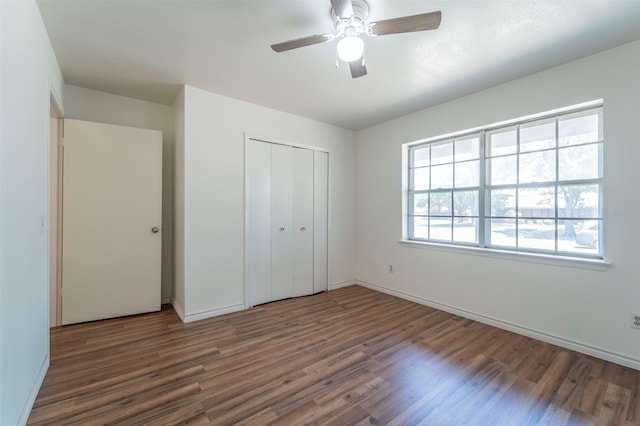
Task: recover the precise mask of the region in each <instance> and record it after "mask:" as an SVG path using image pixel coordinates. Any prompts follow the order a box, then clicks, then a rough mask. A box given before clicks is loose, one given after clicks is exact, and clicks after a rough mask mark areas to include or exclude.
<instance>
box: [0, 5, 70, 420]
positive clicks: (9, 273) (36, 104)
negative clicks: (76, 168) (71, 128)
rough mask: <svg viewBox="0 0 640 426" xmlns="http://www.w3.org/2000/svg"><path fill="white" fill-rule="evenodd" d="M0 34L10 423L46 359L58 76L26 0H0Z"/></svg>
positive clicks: (2, 334)
mask: <svg viewBox="0 0 640 426" xmlns="http://www.w3.org/2000/svg"><path fill="white" fill-rule="evenodd" d="M0 40H1V41H0V43H1V46H0V120H1V121H0V424H2V425H15V424H24V423H25V422H26V420H27V418H28V415H29V412H30V410H31V406H32V404H33V401H34V399H35V397H36V394H37V392H38V389H39V386H40V384H41V382H42V380H43V378H44V374H45V373H46V371H47V368H48V366H49V292H48V286H49V266H48V262H49V259H48V257H49V256H48V238H47V234H48V209H49V205H48V193H49V180H48V179H49V176H48V170H49V161H48V152H49V151H48V150H49V146H48V137H49V84H50V83H51V87H52V90H54V92H55V93H56V94H57V95H58V96H62V91H63V87H62V85H63V81H62V75H61V73H60V69H59V67H58V64H57V61H56V58H55V56H54V53H53V49H52V48H51V44H50V43H49V38H48V36H47V33H46V30H45V27H44V24H43V23H42V19H41V17H40V12H39V10H38V7H37V5H36V3H35V2H34V1H20V2H17V1H15V2H6V1H0ZM59 100H60V101H62V99H61V98H59ZM43 222H44V226H43V225H42V223H43Z"/></svg>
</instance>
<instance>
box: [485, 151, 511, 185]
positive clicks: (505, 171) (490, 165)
mask: <svg viewBox="0 0 640 426" xmlns="http://www.w3.org/2000/svg"><path fill="white" fill-rule="evenodd" d="M517 179H518V160H517V157H516V156H515V155H510V156H508V157H498V158H492V159H490V160H488V161H487V184H489V185H508V184H514V183H517Z"/></svg>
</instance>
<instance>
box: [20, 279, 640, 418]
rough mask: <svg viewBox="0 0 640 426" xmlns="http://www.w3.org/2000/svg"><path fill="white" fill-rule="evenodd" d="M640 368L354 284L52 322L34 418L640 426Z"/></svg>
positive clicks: (33, 412) (32, 416)
mask: <svg viewBox="0 0 640 426" xmlns="http://www.w3.org/2000/svg"><path fill="white" fill-rule="evenodd" d="M639 388H640V372H638V371H636V370H632V369H629V368H625V367H621V366H618V365H615V364H611V363H608V362H605V361H601V360H598V359H595V358H591V357H589V356H585V355H581V354H578V353H575V352H571V351H569V350H565V349H562V348H559V347H556V346H553V345H549V344H546V343H542V342H539V341H536V340H533V339H530V338H527V337H523V336H519V335H517V334H513V333H509V332H506V331H503V330H499V329H496V328H493V327H490V326H487V325H483V324H480V323H477V322H474V321H471V320H467V319H464V318H461V317H457V316H454V315H451V314H447V313H444V312H441V311H437V310H434V309H431V308H428V307H425V306H422V305H418V304H415V303H412V302H408V301H405V300H401V299H398V298H394V297H392V296H388V295H385V294H382V293H378V292H374V291H371V290H368V289H365V288H362V287H357V286H352V287H347V288H343V289H340V290H336V291H332V292H330V293H323V294H319V295H315V296H310V297H303V298H297V299H290V300H285V301H281V302H274V303H270V304H267V305H263V306H259V307H256V308H254V309H251V310H249V311H244V312H239V313H235V314H230V315H225V316H221V317H217V318H212V319H209V320H203V321H198V322H194V323H190V324H182V323H181V322H180V320H179V318H178V317H177V315H176V314H175V312H174V311H173V310H172V309H171V308H166V309H163V310H162V311H161V312H158V313H152V314H147V315H140V316H134V317H128V318H120V319H114V320H106V321H98V322H94V323H89V324H81V325H73V326H66V327H61V328H56V329H53V330H52V332H51V367H50V369H49V372H48V373H47V376H46V378H45V381H44V384H43V386H42V389H41V390H40V393H39V395H38V398H37V400H36V402H35V406H34V408H33V411H32V413H31V417H30V419H29V424H31V425H58V424H59V425H75V424H78V425H92V424H126V425H138V424H152V425H164V424H170V425H174V424H219V425H228V424H247V425H260V426H262V425H267V424H282V425H302V424H342V425H369V424H373V425H386V424H393V425H418V424H426V425H531V424H532V425H536V424H547V425H563V424H572V425H583V424H585V425H586V424H598V425H639V424H640V396H639V394H638V390H639Z"/></svg>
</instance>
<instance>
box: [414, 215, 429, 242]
mask: <svg viewBox="0 0 640 426" xmlns="http://www.w3.org/2000/svg"><path fill="white" fill-rule="evenodd" d="M413 238H418V239H421V240H427V239H429V218H428V217H414V218H413Z"/></svg>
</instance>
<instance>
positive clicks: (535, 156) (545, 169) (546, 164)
mask: <svg viewBox="0 0 640 426" xmlns="http://www.w3.org/2000/svg"><path fill="white" fill-rule="evenodd" d="M555 179H556V153H555V150H553V151H543V152H532V153H530V154H522V155H520V183H531V182H550V181H554V180H555Z"/></svg>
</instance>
